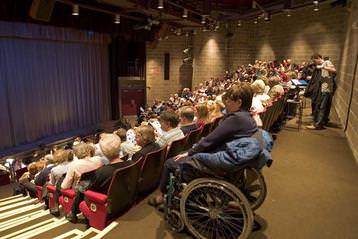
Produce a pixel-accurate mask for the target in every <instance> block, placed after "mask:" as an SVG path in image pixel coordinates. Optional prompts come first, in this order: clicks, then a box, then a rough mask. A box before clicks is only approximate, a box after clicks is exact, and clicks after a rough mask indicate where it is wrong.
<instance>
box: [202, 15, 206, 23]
mask: <svg viewBox="0 0 358 239" xmlns="http://www.w3.org/2000/svg"><path fill="white" fill-rule="evenodd" d="M205 23H206V19H205V16H202V18H201V24H205Z"/></svg>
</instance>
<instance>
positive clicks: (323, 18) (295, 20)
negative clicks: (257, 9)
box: [251, 4, 348, 64]
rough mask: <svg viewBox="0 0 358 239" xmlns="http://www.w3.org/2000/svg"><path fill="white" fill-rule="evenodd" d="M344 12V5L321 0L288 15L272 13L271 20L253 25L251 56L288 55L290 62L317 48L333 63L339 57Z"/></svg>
mask: <svg viewBox="0 0 358 239" xmlns="http://www.w3.org/2000/svg"><path fill="white" fill-rule="evenodd" d="M347 15H348V12H347V10H346V8H343V7H336V8H331V7H330V5H329V4H321V6H320V10H319V11H318V12H314V11H313V10H312V6H309V7H305V8H302V9H298V10H295V11H294V12H292V16H291V17H287V16H286V15H285V14H279V15H275V16H273V18H272V20H271V22H263V20H261V21H260V22H259V24H256V25H254V24H253V23H251V26H252V27H253V29H254V31H255V34H254V38H255V41H254V42H255V46H254V52H255V56H254V58H255V59H262V60H272V59H278V60H281V59H284V58H292V59H293V61H294V62H302V61H307V60H309V59H310V56H311V55H312V54H313V53H315V52H319V53H320V54H322V55H323V56H329V57H330V58H331V60H332V62H333V63H334V64H338V62H339V59H340V57H341V50H342V48H343V43H344V37H345V26H346V21H347Z"/></svg>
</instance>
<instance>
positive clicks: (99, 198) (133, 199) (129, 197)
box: [37, 96, 286, 230]
mask: <svg viewBox="0 0 358 239" xmlns="http://www.w3.org/2000/svg"><path fill="white" fill-rule="evenodd" d="M285 102H286V96H282V97H280V98H277V99H275V100H273V101H272V104H270V105H268V106H267V107H266V110H265V111H264V112H263V113H262V114H261V117H262V120H263V128H264V129H266V130H269V129H270V127H271V126H272V125H273V124H274V123H275V121H277V120H278V119H279V118H280V116H281V115H282V114H283V112H284V108H285ZM220 120H221V118H218V119H217V120H215V121H214V122H213V123H210V124H206V125H205V126H204V127H203V128H202V129H198V130H195V131H192V132H191V133H190V134H188V135H187V136H186V137H184V138H183V139H179V140H177V141H174V142H172V144H171V147H170V148H169V149H167V147H165V148H163V149H160V150H158V151H156V152H152V153H150V154H147V155H146V156H145V157H144V158H141V159H140V160H138V161H135V162H133V163H132V164H129V165H128V166H126V167H123V168H120V169H118V170H116V171H115V172H114V174H113V177H112V181H111V183H110V186H109V189H108V191H107V194H101V193H98V192H94V191H85V192H84V195H85V200H84V201H82V202H81V203H80V210H81V212H82V213H83V215H84V216H85V217H86V218H87V219H88V223H89V226H91V227H94V228H96V229H99V230H102V229H104V228H105V227H106V226H107V225H108V224H109V223H111V222H112V221H113V220H115V219H116V218H117V217H118V216H119V215H121V214H123V213H124V212H126V211H127V210H128V209H129V208H130V207H132V206H133V205H134V204H135V203H137V202H139V201H140V200H141V199H143V198H144V197H145V196H147V195H148V194H150V193H151V192H153V191H154V190H155V189H156V188H157V187H158V184H159V180H160V176H161V171H162V167H163V165H164V162H165V160H166V159H167V158H170V157H173V156H175V155H177V154H179V153H180V152H183V151H185V150H187V149H189V148H190V147H192V145H193V144H195V143H196V142H198V141H199V140H200V139H201V138H202V137H205V136H207V135H208V134H209V133H210V132H211V131H212V130H213V129H215V128H216V126H217V125H218V124H219V121H220ZM42 190H43V188H42V187H38V192H37V194H38V197H39V200H41V195H42ZM47 191H48V197H49V207H50V210H51V208H53V207H55V203H56V202H55V197H54V195H55V191H56V188H55V186H52V185H51V186H47ZM75 195H76V194H75V192H74V190H72V189H65V190H61V196H60V197H59V203H60V204H61V205H62V207H63V211H64V213H65V214H68V213H70V212H71V208H72V204H73V202H74V199H75Z"/></svg>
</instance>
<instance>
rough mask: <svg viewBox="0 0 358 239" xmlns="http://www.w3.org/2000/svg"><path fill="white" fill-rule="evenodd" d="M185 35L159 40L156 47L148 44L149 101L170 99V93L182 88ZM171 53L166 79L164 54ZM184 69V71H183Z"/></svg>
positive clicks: (149, 102)
mask: <svg viewBox="0 0 358 239" xmlns="http://www.w3.org/2000/svg"><path fill="white" fill-rule="evenodd" d="M185 44H186V38H185V36H175V37H174V36H171V37H170V38H169V39H168V40H162V41H160V42H158V44H157V45H156V46H155V47H152V46H151V45H150V44H147V65H146V73H147V103H148V104H152V103H153V101H154V99H168V98H169V95H170V94H173V93H177V92H178V91H180V90H181V88H182V86H181V83H180V74H188V73H186V72H183V68H182V69H181V67H182V65H183V53H182V51H183V50H184V49H185ZM165 53H169V54H170V77H169V80H164V54H165ZM181 70H182V71H181Z"/></svg>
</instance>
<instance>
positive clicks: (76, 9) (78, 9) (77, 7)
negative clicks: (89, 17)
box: [72, 4, 80, 16]
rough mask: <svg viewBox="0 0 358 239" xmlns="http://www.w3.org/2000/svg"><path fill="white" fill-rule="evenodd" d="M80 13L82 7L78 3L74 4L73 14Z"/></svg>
mask: <svg viewBox="0 0 358 239" xmlns="http://www.w3.org/2000/svg"><path fill="white" fill-rule="evenodd" d="M78 15H80V7H79V6H78V5H77V4H74V5H72V16H78Z"/></svg>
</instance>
